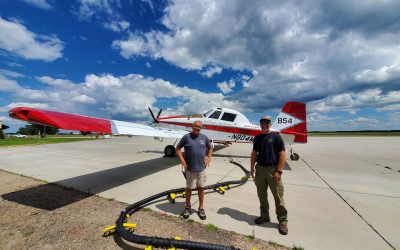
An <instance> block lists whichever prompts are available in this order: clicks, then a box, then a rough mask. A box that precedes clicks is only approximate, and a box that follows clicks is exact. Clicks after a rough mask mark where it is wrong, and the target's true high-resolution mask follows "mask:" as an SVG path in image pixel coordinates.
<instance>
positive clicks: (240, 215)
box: [217, 207, 278, 228]
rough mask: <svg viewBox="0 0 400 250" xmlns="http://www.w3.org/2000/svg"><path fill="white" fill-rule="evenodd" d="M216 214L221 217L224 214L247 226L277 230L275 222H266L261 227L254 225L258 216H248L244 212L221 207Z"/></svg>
mask: <svg viewBox="0 0 400 250" xmlns="http://www.w3.org/2000/svg"><path fill="white" fill-rule="evenodd" d="M217 213H218V214H222V215H224V214H226V215H228V216H230V217H231V218H232V219H234V220H237V221H244V222H247V224H249V225H251V226H259V227H268V228H278V223H275V222H268V223H264V224H261V225H257V224H256V223H254V220H255V219H256V218H257V217H258V216H255V215H250V214H247V213H245V212H242V211H238V210H236V209H232V208H229V207H222V208H220V209H218V211H217Z"/></svg>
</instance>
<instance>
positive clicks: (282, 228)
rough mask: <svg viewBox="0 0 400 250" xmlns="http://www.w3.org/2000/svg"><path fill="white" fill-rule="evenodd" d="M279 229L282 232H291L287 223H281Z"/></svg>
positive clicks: (284, 233) (285, 233)
mask: <svg viewBox="0 0 400 250" xmlns="http://www.w3.org/2000/svg"><path fill="white" fill-rule="evenodd" d="M278 231H279V233H280V234H283V235H287V234H288V232H289V229H288V226H287V225H286V224H282V223H279V226H278Z"/></svg>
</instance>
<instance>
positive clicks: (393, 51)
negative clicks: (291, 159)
mask: <svg viewBox="0 0 400 250" xmlns="http://www.w3.org/2000/svg"><path fill="white" fill-rule="evenodd" d="M399 9H400V2H399V1H395V0H393V1H390V0H387V1H356V0H354V1H348V0H346V1H344V0H337V1H314V0H305V1H265V0H260V1H252V3H251V4H249V2H248V1H245V0H236V1H231V0H218V1H207V0H202V1H197V0H193V1H185V0H176V1H153V0H130V1H122V0H121V1H119V0H98V1H96V0H71V1H55V0H15V1H5V0H4V1H1V9H0V120H3V122H4V123H5V124H7V125H9V126H11V129H10V130H8V131H10V132H11V131H13V130H14V131H15V130H16V129H17V128H18V127H20V126H22V125H24V124H23V123H20V122H17V121H14V120H11V119H10V118H8V116H7V111H8V110H9V109H11V108H13V107H16V106H32V107H38V108H44V109H52V110H57V111H62V112H72V113H77V114H83V115H90V116H96V117H104V118H112V119H117V120H126V121H139V122H145V121H148V120H149V119H150V117H149V113H148V111H147V107H151V108H153V109H154V110H155V112H157V110H158V109H160V108H163V114H162V115H172V114H181V113H185V114H193V113H200V112H204V111H207V110H208V109H209V108H211V107H215V106H219V107H227V108H232V109H236V110H239V111H241V112H243V113H244V114H245V115H246V116H247V117H248V118H249V119H250V120H251V121H253V122H256V121H257V120H258V119H259V117H261V116H264V115H267V114H268V115H272V116H275V115H276V114H277V113H278V111H279V110H280V108H281V107H282V106H283V104H284V103H285V102H286V101H301V102H305V103H306V104H307V111H308V116H307V118H308V129H309V130H325V131H329V130H363V129H400V35H399V34H400V12H399V11H398V10H399Z"/></svg>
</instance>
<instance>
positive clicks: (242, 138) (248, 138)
mask: <svg viewBox="0 0 400 250" xmlns="http://www.w3.org/2000/svg"><path fill="white" fill-rule="evenodd" d="M231 139H232V140H236V141H248V142H250V141H253V139H254V136H251V135H242V134H233V135H232V136H231Z"/></svg>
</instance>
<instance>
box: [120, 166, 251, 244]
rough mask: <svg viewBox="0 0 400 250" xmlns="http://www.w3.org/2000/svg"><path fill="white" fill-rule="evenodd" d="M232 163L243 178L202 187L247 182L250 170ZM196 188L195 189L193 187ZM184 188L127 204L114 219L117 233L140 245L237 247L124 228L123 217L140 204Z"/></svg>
mask: <svg viewBox="0 0 400 250" xmlns="http://www.w3.org/2000/svg"><path fill="white" fill-rule="evenodd" d="M231 163H232V164H235V165H237V166H238V167H240V168H241V169H242V170H243V172H244V173H245V174H246V176H245V178H241V179H240V180H234V181H225V182H220V183H216V184H213V185H208V186H206V187H204V189H205V190H206V189H215V188H218V187H220V186H226V185H234V184H237V186H241V185H243V184H245V183H246V182H247V180H248V179H249V178H250V172H249V171H248V170H247V169H245V168H244V167H243V166H242V165H241V164H239V163H237V162H235V161H231ZM193 190H196V189H193ZM184 191H185V188H177V189H171V190H168V191H164V192H161V193H158V194H155V195H153V196H150V197H147V198H146V199H143V200H141V201H138V202H136V203H133V204H132V205H130V206H128V207H127V208H126V209H125V211H122V212H121V214H120V216H119V217H118V219H117V221H116V227H117V231H118V233H119V234H120V235H121V237H122V238H124V239H125V240H127V241H130V242H134V243H137V244H141V245H150V246H153V247H164V248H169V247H175V248H183V249H199V250H203V249H204V250H206V249H210V250H232V249H239V248H236V247H234V246H230V247H229V246H224V245H218V244H212V243H203V242H196V241H187V240H175V239H168V238H161V237H156V236H143V235H137V234H134V233H132V232H130V231H128V230H125V228H124V226H123V224H124V222H125V219H126V217H127V215H131V214H133V213H135V212H136V211H138V210H139V208H141V207H142V206H144V205H145V204H147V203H149V202H151V201H153V200H156V199H158V198H161V197H164V196H166V195H169V194H172V193H181V192H184Z"/></svg>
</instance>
